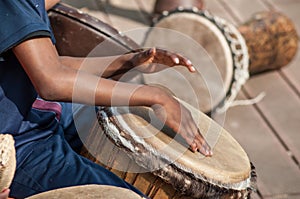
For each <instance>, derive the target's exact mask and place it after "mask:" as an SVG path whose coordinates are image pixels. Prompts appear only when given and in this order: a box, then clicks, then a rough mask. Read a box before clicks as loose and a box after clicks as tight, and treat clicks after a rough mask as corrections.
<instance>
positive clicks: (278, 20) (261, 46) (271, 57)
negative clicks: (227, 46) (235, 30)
mask: <svg viewBox="0 0 300 199" xmlns="http://www.w3.org/2000/svg"><path fill="white" fill-rule="evenodd" d="M239 31H240V32H241V33H242V35H243V37H244V38H245V40H246V43H247V46H248V50H249V56H250V65H249V71H250V73H251V75H252V74H256V73H260V72H264V71H268V70H274V69H278V68H281V67H283V66H286V65H287V64H288V63H289V62H290V61H291V60H292V59H293V57H294V56H295V54H296V52H297V49H298V36H297V32H296V29H295V26H294V24H293V22H292V21H291V20H290V19H289V18H288V17H286V16H285V15H283V14H282V13H279V12H277V11H265V12H260V13H256V14H255V15H253V17H252V18H251V19H250V20H248V21H247V22H245V23H244V24H243V25H241V26H239Z"/></svg>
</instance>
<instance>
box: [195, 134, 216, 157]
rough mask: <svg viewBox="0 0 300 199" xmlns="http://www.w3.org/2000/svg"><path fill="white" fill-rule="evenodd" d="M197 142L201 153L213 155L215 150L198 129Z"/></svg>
mask: <svg viewBox="0 0 300 199" xmlns="http://www.w3.org/2000/svg"><path fill="white" fill-rule="evenodd" d="M196 140H197V141H196V144H197V148H198V149H199V151H200V153H202V154H203V155H205V156H212V155H213V152H212V150H211V147H210V146H209V144H208V143H207V142H206V140H205V139H204V137H203V136H202V134H201V133H200V131H199V129H198V135H197V136H196Z"/></svg>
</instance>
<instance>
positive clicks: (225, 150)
mask: <svg viewBox="0 0 300 199" xmlns="http://www.w3.org/2000/svg"><path fill="white" fill-rule="evenodd" d="M181 103H183V104H184V105H185V106H186V107H187V108H188V109H189V110H190V111H191V112H192V115H193V117H194V119H195V121H196V122H197V124H198V126H199V128H200V131H201V132H202V134H203V135H205V137H206V140H207V141H208V143H209V144H210V145H211V146H212V148H213V152H214V155H213V156H212V157H204V156H202V155H201V154H200V153H193V152H191V151H190V150H189V149H188V146H187V144H186V143H185V141H183V140H182V139H181V138H180V136H178V135H177V134H176V133H174V132H173V131H172V130H170V129H169V128H168V127H166V126H164V125H162V124H161V123H160V122H159V121H158V119H157V118H156V117H155V116H154V114H153V112H152V111H151V110H150V109H148V108H144V107H133V108H128V107H117V108H116V107H112V108H100V110H99V112H98V120H99V121H96V123H95V126H94V128H93V129H92V131H91V133H90V137H89V138H88V140H87V143H86V147H87V149H88V152H89V155H86V156H88V157H89V158H94V161H96V162H98V163H100V164H102V165H103V166H106V168H108V169H110V170H111V171H113V172H114V173H115V174H117V175H119V176H120V177H121V178H123V179H124V180H126V181H127V182H129V183H131V184H133V185H134V186H136V187H137V188H138V189H140V190H141V191H143V192H144V193H145V194H146V195H148V196H149V197H150V198H154V199H165V198H247V197H249V195H250V193H251V191H252V189H253V187H254V185H255V172H254V168H253V167H252V166H251V164H250V161H249V158H248V156H247V154H246V153H245V151H244V150H243V149H242V147H241V146H240V145H239V143H238V142H237V141H235V139H234V138H233V137H232V136H231V135H230V134H229V133H228V132H227V131H225V130H224V129H223V128H222V127H220V126H219V125H218V124H216V123H215V122H214V121H213V120H211V119H210V118H209V117H207V116H206V115H205V114H204V113H202V112H200V111H198V110H196V109H195V108H193V107H192V106H191V105H188V104H187V103H185V102H183V101H182V102H181ZM98 122H99V123H98Z"/></svg>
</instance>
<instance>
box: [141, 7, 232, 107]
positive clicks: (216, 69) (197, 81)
mask: <svg viewBox="0 0 300 199" xmlns="http://www.w3.org/2000/svg"><path fill="white" fill-rule="evenodd" d="M169 32H170V33H169ZM174 32H177V34H176V33H174ZM195 45H196V46H195ZM145 46H159V47H163V48H167V49H169V50H171V51H174V52H178V53H181V54H183V55H185V56H186V57H187V58H189V59H190V60H191V61H192V62H193V64H194V66H195V68H196V70H197V73H194V74H191V73H190V72H188V71H187V70H186V69H184V68H183V69H182V68H175V70H176V71H177V72H178V74H181V75H182V76H183V77H182V78H183V79H184V80H182V78H179V77H178V75H176V74H174V73H172V72H170V71H167V72H166V71H162V72H160V73H157V74H146V75H144V80H145V82H146V83H149V84H152V83H155V84H160V85H162V86H165V87H167V88H168V89H170V90H171V91H172V92H173V93H174V94H175V95H176V96H177V97H178V98H180V99H182V100H184V101H186V102H188V103H189V104H191V105H193V106H194V104H195V98H196V100H198V106H194V107H196V108H198V109H200V110H201V111H203V112H205V113H208V112H210V111H212V109H214V108H215V107H216V106H217V105H218V104H219V103H220V102H221V101H222V100H224V98H225V96H226V92H227V91H228V90H229V88H230V84H231V81H232V76H233V60H232V56H231V51H230V48H229V46H228V43H227V41H226V39H225V37H224V35H223V34H222V32H221V31H220V30H219V29H218V27H217V26H216V25H215V24H213V23H212V22H211V21H209V20H208V19H206V18H205V17H203V16H200V15H198V14H196V13H190V12H189V13H186V12H178V13H172V14H171V15H169V16H166V17H164V18H162V19H160V20H159V21H158V22H157V23H156V24H155V26H154V28H153V29H151V30H150V31H149V34H148V36H147V38H146V41H145ZM194 46H195V47H194ZM202 51H204V52H205V53H202ZM185 81H186V82H187V83H186V82H185ZM186 84H190V85H189V86H190V87H191V89H193V91H194V93H195V95H196V97H195V96H194V95H189V94H187V93H186V91H187V90H189V89H190V88H187V86H186Z"/></svg>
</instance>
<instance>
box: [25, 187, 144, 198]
mask: <svg viewBox="0 0 300 199" xmlns="http://www.w3.org/2000/svg"><path fill="white" fill-rule="evenodd" d="M49 198H51V199H55V198H57V199H82V198H86V199H107V198H109V199H118V198H127V199H141V198H142V197H140V196H139V195H137V194H136V193H134V192H133V191H131V190H129V189H124V188H119V187H113V186H107V185H83V186H73V187H66V188H61V189H56V190H52V191H47V192H44V193H40V194H37V195H34V196H31V197H29V198H28V199H49Z"/></svg>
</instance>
